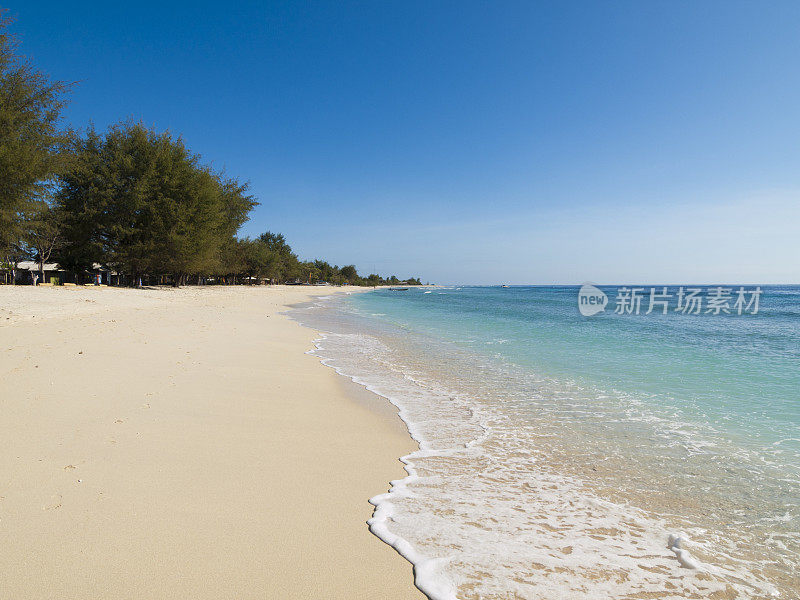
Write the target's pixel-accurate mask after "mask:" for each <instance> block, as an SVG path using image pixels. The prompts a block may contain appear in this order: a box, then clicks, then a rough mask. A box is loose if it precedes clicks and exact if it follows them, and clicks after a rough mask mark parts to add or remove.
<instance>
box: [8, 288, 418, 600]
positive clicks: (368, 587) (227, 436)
mask: <svg viewBox="0 0 800 600" xmlns="http://www.w3.org/2000/svg"><path fill="white" fill-rule="evenodd" d="M330 292H331V290H330V288H327V289H319V288H304V287H271V288H264V287H257V288H245V287H237V288H206V289H182V290H171V289H163V290H161V289H159V290H129V289H113V288H93V287H88V288H32V287H27V286H26V287H16V288H14V287H9V286H0V356H2V361H1V362H0V378H1V379H0V381H1V382H2V383H0V386H1V387H0V423H2V428H1V429H0V546H1V547H2V552H0V598H3V599H5V598H15V599H16V598H26V599H39V598H58V599H66V598H76V599H77V598H80V599H88V598H126V599H127V598H131V599H138V598H146V599H156V598H193V599H194V598H215V599H221V598H281V599H294V598H325V599H329V598H342V599H358V598H378V599H384V598H385V599H395V598H405V599H412V598H416V599H417V600H419V599H421V598H422V595H421V594H420V593H419V592H418V591H417V590H416V589H415V588H414V587H413V585H412V572H411V566H410V565H409V564H408V563H407V562H405V561H404V560H403V559H402V558H401V557H400V556H399V555H397V554H396V553H395V552H394V551H393V550H392V549H391V548H389V547H388V546H386V545H384V544H383V543H382V542H381V541H380V540H378V539H377V538H375V537H374V536H372V535H371V534H370V533H369V532H368V530H367V527H366V525H365V521H366V519H368V518H369V517H370V515H371V512H372V510H371V509H372V507H371V506H370V505H369V504H368V503H367V499H368V498H369V497H370V496H372V495H374V494H377V493H380V492H383V491H385V490H386V489H387V488H388V481H389V480H390V479H394V478H398V477H401V476H403V475H404V471H403V470H402V468H401V464H400V463H399V461H398V460H397V457H399V456H401V455H403V454H406V453H408V452H409V451H411V450H412V449H413V445H412V442H411V440H410V438H409V436H408V434H407V433H406V432H405V429H404V427H403V426H402V423H401V422H400V420H399V419H398V418H397V417H396V416H395V415H393V414H392V413H391V412H389V411H387V410H386V407H385V406H382V408H380V409H379V410H378V409H377V407H379V406H381V405H380V403H381V402H382V401H381V400H380V399H378V398H377V397H375V398H374V402H375V403H376V404H375V406H374V407H370V406H368V403H369V400H367V401H366V402H367V405H365V400H364V398H363V395H362V398H361V399H360V400H358V401H355V400H354V399H353V398H352V397H351V393H350V390H349V389H348V386H349V385H353V384H350V383H349V382H346V381H345V380H344V379H343V378H342V377H340V376H338V375H336V374H335V373H334V372H333V370H331V369H329V368H327V367H324V366H322V365H321V364H320V363H319V361H318V359H316V358H314V357H313V356H310V355H307V354H305V352H306V351H307V350H309V349H310V348H311V347H312V340H313V339H314V332H313V331H311V330H309V329H305V328H303V327H301V326H300V325H298V324H296V323H294V322H292V321H290V320H289V319H287V318H286V317H285V316H282V315H280V314H279V313H280V312H281V311H282V310H283V308H284V306H286V305H287V304H291V303H295V302H300V301H303V300H306V299H307V298H308V297H309V295H311V294H323V293H324V294H329V293H330ZM373 408H376V409H375V410H373Z"/></svg>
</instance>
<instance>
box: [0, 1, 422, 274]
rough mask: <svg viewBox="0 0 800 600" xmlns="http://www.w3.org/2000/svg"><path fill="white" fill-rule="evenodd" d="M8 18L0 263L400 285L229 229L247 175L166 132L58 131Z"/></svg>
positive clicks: (244, 213) (0, 44) (0, 112)
mask: <svg viewBox="0 0 800 600" xmlns="http://www.w3.org/2000/svg"><path fill="white" fill-rule="evenodd" d="M10 22H11V21H10V20H9V19H8V18H7V17H6V11H5V10H3V9H0V269H6V270H9V269H12V268H14V266H15V265H16V263H17V262H19V261H20V260H21V259H22V258H24V257H25V256H28V257H31V258H34V259H36V260H38V261H39V262H46V261H53V260H55V261H57V262H58V263H59V264H60V265H61V266H62V267H63V268H65V269H67V270H70V271H73V272H75V273H82V272H85V271H89V270H91V269H92V268H93V265H94V264H95V263H100V264H101V265H104V266H106V267H109V268H110V269H112V270H114V271H116V272H117V273H118V274H119V275H120V277H119V278H118V279H121V280H125V281H127V282H129V283H133V282H135V281H138V280H139V278H141V277H144V278H146V279H147V278H149V279H150V280H151V281H156V282H164V281H172V282H173V284H174V285H179V284H181V283H183V282H185V281H186V280H187V279H188V277H189V276H194V277H196V280H197V281H198V282H199V281H202V280H204V279H206V278H212V279H216V280H221V281H223V282H234V283H235V282H237V280H238V281H239V282H241V281H246V282H248V283H254V282H261V281H264V280H267V281H270V282H276V283H332V284H339V285H341V284H348V285H383V284H386V283H399V280H398V279H397V277H395V276H392V277H391V278H389V279H383V278H382V277H380V276H378V275H374V274H373V275H370V276H369V277H367V278H366V279H364V278H363V277H361V276H360V275H359V274H358V271H357V270H356V267H355V265H345V266H343V267H341V268H340V267H338V266H336V265H331V264H329V263H328V262H326V261H324V260H314V261H307V262H303V261H300V260H299V259H298V257H297V255H296V254H295V253H294V252H293V251H292V248H291V247H290V246H289V244H288V243H287V242H286V239H285V238H284V236H283V235H282V234H280V233H273V232H271V231H267V232H265V233H263V234H261V235H260V236H258V237H257V238H255V239H250V238H247V237H246V238H237V237H236V236H237V233H238V231H239V229H240V227H241V226H242V224H244V223H245V222H246V221H247V219H248V215H249V213H250V211H251V210H252V209H253V207H254V206H256V204H257V202H256V201H255V199H254V198H253V196H251V195H250V194H249V193H248V184H246V183H240V182H239V181H237V180H236V179H235V178H231V177H227V176H226V175H225V174H224V173H219V172H216V171H214V170H213V169H212V168H211V167H210V166H208V165H206V164H204V163H203V162H202V160H201V157H200V156H199V155H197V154H194V153H192V152H191V151H190V150H189V149H188V148H187V147H186V146H185V144H184V143H183V140H182V139H181V138H180V137H177V138H176V137H174V136H173V135H172V134H170V133H169V132H158V131H156V130H154V129H152V128H147V127H145V126H144V125H142V124H141V123H136V122H132V121H126V122H121V123H118V124H116V125H114V126H112V127H110V128H109V129H108V131H107V132H105V133H103V134H101V133H98V132H97V131H96V130H95V129H94V127H93V126H89V127H88V128H87V129H86V131H85V132H83V133H78V132H74V131H68V132H63V131H60V130H59V127H58V125H59V118H60V113H61V110H62V108H63V106H64V103H65V95H66V92H67V91H68V89H69V85H68V84H65V83H63V82H57V81H56V82H53V81H50V80H49V79H48V78H47V76H46V75H44V74H43V73H41V72H39V71H37V70H36V69H34V67H33V66H32V65H31V64H30V63H28V62H27V61H25V60H23V59H22V58H20V56H19V55H17V53H16V51H17V45H18V44H17V40H16V38H15V37H14V36H13V35H11V34H9V33H8V27H9V25H10ZM415 282H416V283H419V280H418V279H417V280H416V281H415V280H409V281H408V283H415Z"/></svg>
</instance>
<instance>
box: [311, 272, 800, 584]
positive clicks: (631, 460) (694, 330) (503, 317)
mask: <svg viewBox="0 0 800 600" xmlns="http://www.w3.org/2000/svg"><path fill="white" fill-rule="evenodd" d="M703 287H704V286H703ZM729 287H731V288H733V289H734V290H736V289H738V287H739V286H729ZM745 287H746V289H748V290H752V289H754V288H755V286H745ZM649 289H650V288H649V287H646V288H645V290H646V292H649ZM658 289H659V291H660V290H661V287H660V286H659V288H658ZM704 289H705V287H704ZM603 290H604V291H605V292H606V293H607V294H608V296H609V297H610V298H611V304H609V306H608V307H607V309H606V311H605V312H603V313H601V314H599V315H595V316H592V317H584V316H582V315H581V314H580V313H579V312H578V304H577V301H578V288H577V287H510V288H500V287H461V288H434V289H416V288H411V289H409V290H408V291H405V292H391V291H387V290H378V291H374V292H369V293H364V294H353V295H350V296H348V297H346V298H345V299H340V298H331V299H329V300H325V301H322V302H320V303H318V304H316V305H315V306H314V307H311V308H308V309H303V310H302V311H298V318H299V319H300V320H301V321H304V322H307V323H309V324H310V325H313V326H315V327H316V328H318V329H320V330H322V331H324V332H326V335H325V338H324V339H323V340H321V341H320V343H319V349H318V351H317V353H318V354H319V355H320V356H322V357H323V358H324V359H325V360H326V362H328V363H329V364H331V366H334V367H336V368H337V369H338V370H340V371H341V372H342V373H343V374H345V375H348V376H351V377H353V378H355V379H356V380H357V381H359V382H361V383H364V384H365V385H367V386H368V387H370V388H371V389H373V390H375V391H377V392H378V393H381V394H382V395H384V396H386V397H387V398H389V399H390V400H391V401H392V402H394V403H395V404H397V406H398V407H400V409H401V415H402V416H403V418H404V420H405V421H406V422H407V423H408V424H409V428H410V430H411V432H412V434H413V435H414V437H415V438H416V439H417V440H418V441H420V446H421V450H420V452H418V453H415V454H413V455H410V456H409V457H407V458H406V461H407V462H408V464H409V473H410V476H409V478H407V480H405V481H403V482H397V483H396V484H395V486H394V488H393V490H392V492H391V493H389V494H387V495H385V496H382V497H379V498H376V502H375V503H376V505H377V506H378V511H377V512H376V520H375V521H374V522H373V530H374V531H375V532H376V533H377V534H378V535H379V536H381V537H382V538H384V539H385V540H386V541H388V542H389V543H393V544H394V545H395V546H396V547H398V549H400V550H401V552H403V553H404V554H406V555H407V556H408V557H409V559H410V560H412V562H414V563H415V564H416V565H417V579H418V584H419V585H420V587H422V588H423V589H424V590H425V591H426V592H427V593H429V595H430V596H431V597H436V598H439V597H441V598H448V597H449V598H538V597H547V598H561V597H563V598H576V597H586V598H593V597H619V598H623V597H624V598H643V597H656V596H652V594H657V595H658V596H657V597H660V598H672V597H674V598H687V597H699V598H702V597H723V598H724V597H730V598H736V597H743V598H761V597H784V598H794V597H798V596H800V576H798V573H800V558H798V552H800V287H796V286H783V287H779V286H764V287H762V292H763V293H762V295H761V297H760V306H759V309H758V312H757V314H741V315H738V314H735V313H736V311H735V310H733V313H734V314H724V313H722V314H708V313H705V311H703V312H702V313H701V314H691V315H690V314H682V313H680V312H676V311H675V310H674V308H675V300H674V296H675V295H677V288H670V289H669V290H668V292H669V293H671V294H673V300H672V305H671V306H670V307H669V311H668V314H660V311H654V312H653V313H651V314H643V313H644V312H646V308H647V304H646V301H645V303H643V308H642V311H641V313H642V314H638V315H636V314H616V313H615V312H614V304H613V302H614V299H615V296H618V295H619V292H620V290H619V289H618V288H603ZM670 535H672V536H673V538H674V537H676V536H680V537H681V538H682V539H681V542H679V543H678V544H677V545H674V544H671V543H670V542H668V540H669V536H670Z"/></svg>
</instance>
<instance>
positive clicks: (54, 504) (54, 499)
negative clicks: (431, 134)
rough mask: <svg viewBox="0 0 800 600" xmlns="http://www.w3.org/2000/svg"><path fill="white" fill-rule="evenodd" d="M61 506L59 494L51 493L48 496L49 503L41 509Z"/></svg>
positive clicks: (52, 508)
mask: <svg viewBox="0 0 800 600" xmlns="http://www.w3.org/2000/svg"><path fill="white" fill-rule="evenodd" d="M57 508H61V494H53V496H52V497H51V498H50V504H48V505H47V506H43V507H42V510H55V509H57Z"/></svg>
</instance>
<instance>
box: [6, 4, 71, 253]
mask: <svg viewBox="0 0 800 600" xmlns="http://www.w3.org/2000/svg"><path fill="white" fill-rule="evenodd" d="M11 23H12V19H10V18H9V17H8V16H7V11H6V10H5V9H0V252H2V254H3V255H4V257H5V260H6V261H9V260H10V256H11V255H13V254H15V253H16V252H18V251H19V244H20V243H21V242H22V239H21V238H22V235H23V231H22V229H23V228H22V222H23V220H24V218H25V213H26V211H27V212H31V210H32V208H31V203H32V202H35V201H37V200H39V199H41V198H43V197H46V196H47V195H48V193H49V192H51V190H52V187H53V185H54V182H55V178H56V176H57V174H58V173H59V172H60V170H61V168H62V167H63V163H64V160H65V154H64V153H63V152H62V145H63V143H64V141H65V138H64V135H63V134H62V133H61V132H60V131H59V128H58V123H59V118H60V115H61V109H62V108H63V106H64V103H65V99H64V97H65V93H66V92H67V90H68V88H69V85H68V84H66V83H63V82H59V81H50V79H49V78H48V77H47V76H46V75H45V74H44V73H42V72H40V71H37V70H36V69H34V68H33V66H32V65H31V64H30V63H29V62H28V61H26V60H25V59H23V58H22V57H20V56H19V55H18V54H17V47H18V42H17V39H16V37H15V36H14V35H12V34H11V33H9V32H8V28H9V26H10V25H11ZM34 212H35V211H34Z"/></svg>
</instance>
